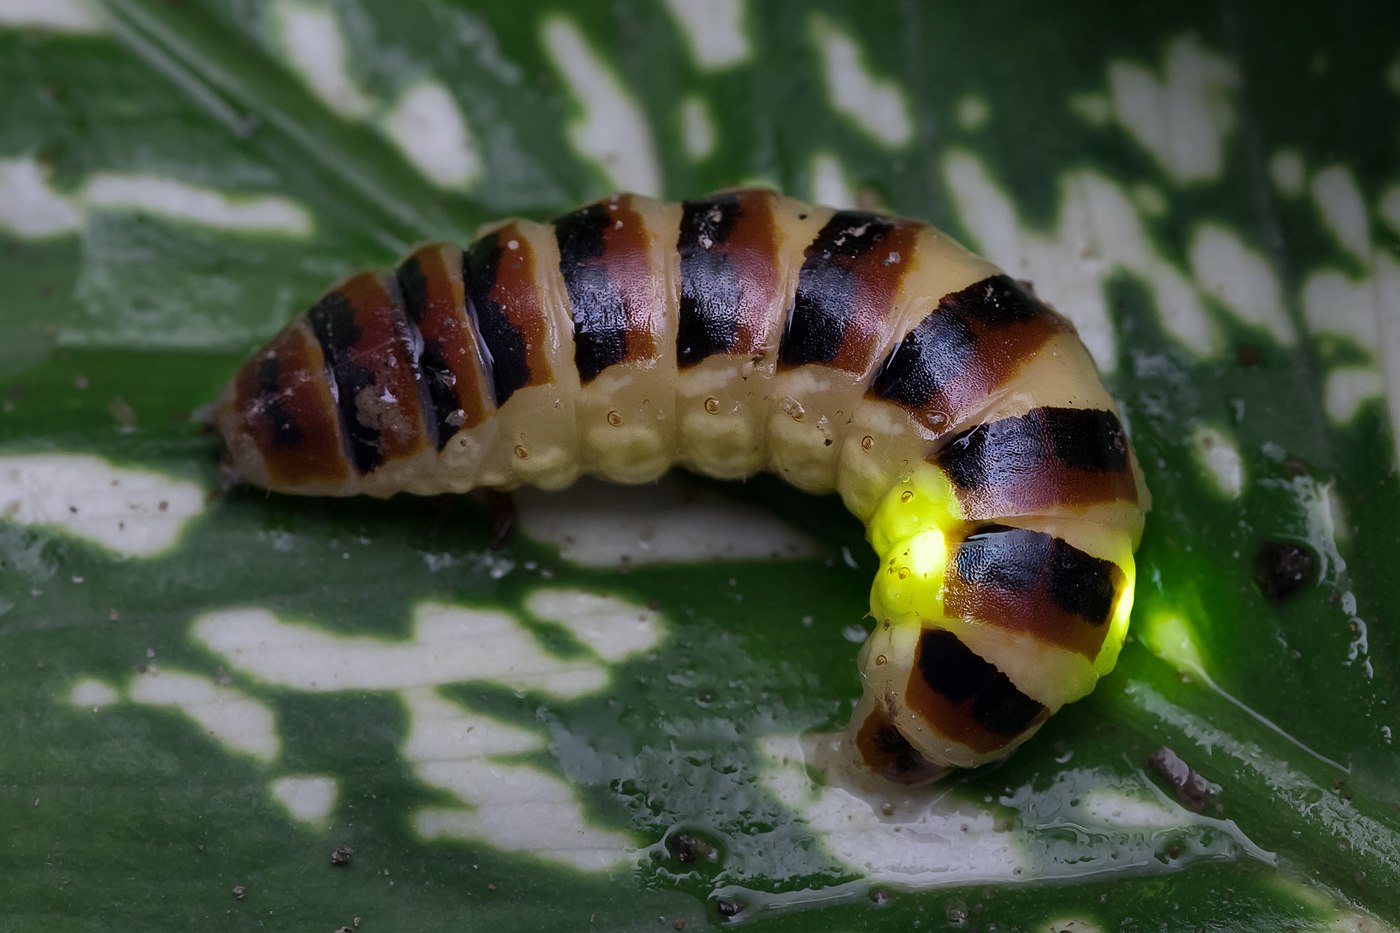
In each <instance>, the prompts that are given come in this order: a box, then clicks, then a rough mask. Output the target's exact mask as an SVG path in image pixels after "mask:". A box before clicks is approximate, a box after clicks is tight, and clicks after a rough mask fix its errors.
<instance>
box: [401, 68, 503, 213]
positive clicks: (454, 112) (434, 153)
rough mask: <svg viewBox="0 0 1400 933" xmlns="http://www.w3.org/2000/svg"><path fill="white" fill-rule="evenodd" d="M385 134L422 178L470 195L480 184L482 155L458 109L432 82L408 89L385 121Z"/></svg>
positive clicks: (445, 89)
mask: <svg viewBox="0 0 1400 933" xmlns="http://www.w3.org/2000/svg"><path fill="white" fill-rule="evenodd" d="M383 127H384V132H385V133H386V134H387V135H388V136H389V139H390V140H391V141H392V142H393V143H394V145H395V146H397V147H398V149H399V151H400V152H402V153H403V154H404V157H405V158H406V159H408V161H409V162H410V163H412V165H413V167H414V168H416V169H417V170H418V171H419V173H421V174H422V175H423V177H424V178H426V179H428V181H430V182H432V183H433V184H434V185H437V186H438V187H439V188H449V189H454V190H459V191H460V190H468V189H470V188H472V187H474V186H475V185H476V183H477V182H478V181H480V179H481V151H480V149H479V148H478V146H477V142H476V137H475V135H474V134H473V133H472V131H471V127H470V126H468V125H467V120H466V117H465V116H463V115H462V111H461V108H459V107H458V106H457V102H456V101H455V100H453V98H452V95H451V94H450V93H448V91H447V88H445V87H443V86H442V85H441V84H440V83H438V82H436V81H420V82H419V83H417V84H414V85H411V86H409V87H408V88H407V89H406V90H405V91H404V92H403V95H402V96H401V97H400V98H399V100H398V102H397V103H396V104H395V105H394V106H393V107H392V108H391V109H390V110H389V112H388V113H387V114H385V116H384V118H383Z"/></svg>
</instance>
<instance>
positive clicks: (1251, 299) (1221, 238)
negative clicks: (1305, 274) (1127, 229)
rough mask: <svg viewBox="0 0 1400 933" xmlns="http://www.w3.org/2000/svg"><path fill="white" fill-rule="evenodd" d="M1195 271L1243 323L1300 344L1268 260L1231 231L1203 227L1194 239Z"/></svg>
mask: <svg viewBox="0 0 1400 933" xmlns="http://www.w3.org/2000/svg"><path fill="white" fill-rule="evenodd" d="M1191 270H1192V272H1193V273H1194V274H1195V276H1196V282H1197V284H1198V285H1200V286H1201V288H1202V289H1204V290H1205V291H1207V292H1209V293H1210V294H1212V295H1214V296H1215V297H1216V298H1217V299H1218V300H1219V301H1220V303H1221V304H1223V305H1224V306H1225V307H1226V308H1228V309H1230V311H1232V312H1233V313H1234V314H1235V315H1237V316H1238V317H1239V318H1240V319H1241V320H1243V321H1247V322H1249V323H1250V324H1254V325H1256V326H1258V327H1262V328H1264V329H1265V330H1267V331H1268V332H1269V333H1270V334H1271V335H1272V336H1273V338H1274V339H1275V340H1277V341H1278V342H1279V343H1280V344H1283V345H1284V346H1292V345H1293V344H1294V342H1295V341H1296V334H1295V333H1294V330H1293V323H1292V321H1290V320H1289V319H1288V314H1287V311H1286V309H1285V307H1284V303H1283V287H1282V286H1281V285H1279V281H1278V276H1276V275H1275V274H1274V270H1273V267H1271V266H1270V265H1269V263H1268V261H1267V260H1266V259H1265V258H1264V257H1263V256H1261V255H1259V254H1258V253H1256V252H1255V251H1254V250H1252V249H1250V248H1249V247H1247V246H1245V245H1244V243H1243V242H1242V241H1241V240H1240V238H1239V237H1238V236H1237V235H1236V234H1235V233H1234V232H1233V231H1231V230H1228V229H1226V228H1225V227H1222V226H1219V225H1217V224H1211V223H1206V224H1201V225H1200V226H1199V227H1197V228H1196V233H1195V235H1194V236H1193V237H1192V238H1191Z"/></svg>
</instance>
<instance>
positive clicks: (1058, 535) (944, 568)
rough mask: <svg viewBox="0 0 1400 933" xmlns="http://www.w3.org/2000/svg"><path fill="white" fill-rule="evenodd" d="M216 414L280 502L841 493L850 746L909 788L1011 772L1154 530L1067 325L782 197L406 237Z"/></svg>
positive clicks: (1106, 622) (650, 204)
mask: <svg viewBox="0 0 1400 933" xmlns="http://www.w3.org/2000/svg"><path fill="white" fill-rule="evenodd" d="M216 419H217V423H218V426H219V428H220V430H221V431H222V433H223V435H224V437H225V439H226V441H227V444H228V448H229V451H230V457H231V460H232V462H233V466H234V468H235V470H236V471H237V472H238V473H239V474H240V475H241V476H242V477H243V478H244V479H245V480H247V481H249V482H252V483H255V484H257V485H261V486H265V487H268V488H270V489H275V490H278V491H282V492H289V493H301V494H310V495H353V494H361V493H363V494H368V495H374V496H387V495H392V494H394V493H397V492H413V493H439V492H460V491H465V490H468V489H471V488H474V487H479V486H486V487H494V488H498V489H510V488H514V487H516V486H520V485H534V486H541V487H545V488H559V487H562V486H566V485H568V484H569V483H571V482H573V481H574V480H575V479H576V478H577V477H578V476H579V475H581V474H584V473H587V474H592V475H595V476H600V477H603V478H605V479H610V480H615V481H618V482H624V483H637V482H644V481H647V480H650V479H653V478H655V477H657V476H659V475H661V474H662V473H663V472H665V471H666V470H668V469H670V468H671V467H672V466H677V465H678V466H684V467H687V468H690V469H692V470H696V471H699V472H701V473H706V474H709V475H711V476H718V477H725V478H737V477H743V476H747V475H749V474H751V473H754V472H756V471H759V470H770V471H772V472H774V473H776V474H778V475H779V476H781V477H783V478H784V479H786V480H787V481H789V482H791V483H792V484H794V485H796V486H798V487H800V488H801V489H804V490H807V491H809V492H813V493H827V492H832V491H836V492H838V493H839V494H840V495H841V497H842V499H843V500H844V501H845V503H846V505H847V506H848V507H849V508H850V509H851V511H852V512H853V513H855V514H856V515H857V516H858V517H859V518H860V519H861V520H862V521H864V522H865V523H866V527H867V531H868V535H869V538H870V541H871V544H872V545H873V546H874V548H875V550H876V552H877V553H878V554H879V555H880V557H881V560H882V565H881V571H880V574H879V576H878V577H877V579H876V581H875V586H874V589H873V592H872V594H871V607H872V613H873V615H874V617H875V620H876V628H875V631H874V633H873V634H872V635H871V637H870V639H869V641H868V642H867V643H866V646H865V648H864V649H863V650H862V652H861V659H860V665H861V676H862V679H863V681H864V684H865V695H864V698H863V699H862V701H861V703H860V705H859V707H858V708H857V710H856V715H855V718H854V719H853V720H852V735H853V737H854V740H855V743H856V745H857V747H858V748H859V749H860V751H861V753H862V755H863V756H864V757H865V759H866V761H867V762H869V763H870V764H871V766H872V767H874V768H876V769H877V770H879V771H880V772H882V773H884V774H886V775H888V776H889V777H891V778H894V779H898V780H906V781H915V780H921V779H924V778H926V777H929V776H931V775H932V774H934V773H936V772H937V770H938V769H939V768H941V767H944V766H961V767H969V766H973V765H978V764H981V763H983V762H986V761H990V760H993V759H996V758H999V757H1002V756H1004V755H1005V754H1007V753H1008V752H1009V751H1010V750H1011V749H1012V748H1014V747H1015V746H1016V745H1018V744H1020V743H1021V742H1022V741H1024V740H1025V739H1026V738H1028V737H1029V736H1030V735H1031V734H1032V733H1034V732H1035V730H1036V729H1037V728H1039V726H1040V724H1041V723H1042V722H1043V721H1044V720H1045V719H1046V717H1048V716H1049V715H1050V714H1051V713H1052V712H1054V711H1055V710H1056V709H1058V708H1059V707H1060V706H1061V705H1063V704H1064V703H1066V702H1069V701H1071V700H1075V699H1078V698H1079V697H1081V696H1083V695H1084V694H1086V693H1088V692H1089V690H1090V689H1092V687H1093V685H1094V683H1095V681H1096V680H1097V678H1098V677H1099V676H1100V675H1102V674H1103V673H1105V672H1107V671H1108V670H1109V669H1110V668H1112V666H1113V664H1114V661H1115V660H1116V658H1117V654H1118V650H1119V648H1120V646H1121V644H1122V641H1123V637H1124V634H1125V631H1126V626H1127V619H1128V613H1129V610H1130V608H1131V604H1132V593H1133V556H1132V555H1133V550H1134V548H1135V547H1136V544H1137V541H1138V538H1139V536H1140V534H1141V531H1142V522H1143V514H1144V511H1145V509H1146V507H1147V491H1146V489H1145V487H1144V486H1143V483H1142V479H1141V475H1140V473H1139V471H1138V469H1137V465H1136V462H1135V460H1134V457H1133V455H1132V451H1131V449H1130V448H1129V446H1128V442H1127V439H1126V437H1125V436H1124V434H1123V431H1122V428H1121V425H1120V424H1119V420H1118V417H1117V414H1116V410H1115V406H1114V404H1113V401H1112V399H1111V398H1110V397H1109V396H1108V394H1107V392H1106V391H1105V390H1104V388H1103V385H1102V384H1101V382H1100V381H1099V377H1098V374H1097V372H1096V370H1095V368H1094V365H1093V362H1092V360H1091V359H1090V357H1089V355H1088V353H1087V352H1086V351H1085V349H1084V347H1083V345H1082V344H1081V343H1080V341H1079V339H1078V337H1077V336H1076V335H1075V332H1074V329H1073V327H1072V326H1071V325H1070V324H1069V323H1068V322H1067V321H1066V320H1065V319H1064V318H1062V317H1060V316H1059V315H1058V314H1057V313H1055V312H1054V311H1053V310H1051V309H1049V308H1048V307H1046V306H1045V305H1044V304H1042V303H1040V302H1039V301H1037V300H1036V299H1035V298H1034V297H1033V296H1032V295H1031V294H1030V293H1029V292H1028V291H1026V290H1025V289H1024V288H1022V287H1021V286H1020V285H1018V284H1017V283H1015V282H1014V281H1012V280H1011V279H1009V278H1008V277H1006V276H1005V275H1003V274H1002V273H1000V272H999V271H998V270H997V269H996V268H995V267H994V266H992V265H990V264H989V263H987V262H986V261H984V260H982V259H979V258H978V257H976V256H974V255H972V254H971V253H969V252H967V251H966V250H965V249H963V248H962V247H961V246H959V245H958V244H957V243H956V242H954V241H953V240H952V239H950V238H949V237H947V236H946V235H944V234H942V233H940V232H939V231H937V230H935V229H933V228H932V227H929V226H926V225H924V224H920V223H916V222H914V221H909V220H902V219H898V218H893V217H886V216H881V215H876V214H869V213H860V212H835V211H832V210H830V209H828V208H823V207H814V206H812V205H809V204H804V203H801V202H798V201H794V200H792V199H789V198H784V197H781V196H778V195H776V194H774V193H772V192H769V191H733V192H726V193H722V194H717V195H714V196H712V197H709V198H705V199H702V200H698V201H688V202H685V203H683V204H664V203H660V202H657V201H652V200H649V199H646V198H641V197H636V196H631V195H619V196H615V197H613V198H610V199H608V200H606V201H602V202H599V203H597V204H592V205H589V206H587V207H583V208H580V209H579V210H577V211H574V212H573V213H571V214H567V215H565V216H564V217H561V218H559V219H558V220H556V221H555V222H554V223H553V224H550V225H542V224H536V223H530V222H527V221H523V220H508V221H505V222H503V223H500V224H497V225H495V226H494V227H492V228H489V229H488V230H486V231H485V232H484V233H483V234H482V235H481V236H480V237H479V238H478V239H477V240H476V241H475V242H474V243H473V244H472V245H471V246H470V247H469V248H468V249H467V250H466V251H465V253H464V252H463V251H461V250H459V249H458V248H457V247H455V246H451V245H447V244H441V243H434V244H429V245H427V246H423V247H421V248H419V249H418V250H416V251H415V252H414V253H412V254H411V255H410V256H409V257H408V258H407V259H405V260H404V261H403V263H402V264H401V265H400V266H399V268H398V270H397V273H395V274H389V273H370V272H365V273H360V274H358V275H355V276H352V277H350V278H348V279H346V280H344V281H343V282H341V283H339V284H338V285H336V286H335V287H334V288H332V289H331V290H330V291H329V292H328V293H327V294H326V295H325V296H324V297H323V298H322V299H321V300H320V301H319V302H318V303H317V304H316V305H315V306H314V307H312V308H311V309H310V310H309V311H308V312H307V313H306V314H305V315H303V316H302V317H300V318H298V319H297V320H295V321H293V322H292V323H291V324H290V325H288V326H287V328H286V329H284V330H283V331H282V332H281V333H280V334H279V335H277V336H276V337H275V338H273V340H272V341H271V343H269V344H268V346H267V347H265V348H264V349H263V350H262V351H261V352H259V353H258V354H257V355H255V356H254V357H253V358H252V359H251V360H250V361H249V362H248V363H247V364H246V365H245V366H244V367H243V368H242V369H241V370H240V371H239V373H238V374H237V375H236V376H235V377H234V378H233V379H232V380H231V381H230V382H229V384H228V386H227V387H226V388H225V390H224V392H223V394H222V395H221V397H220V399H219V402H218V405H217V414H216Z"/></svg>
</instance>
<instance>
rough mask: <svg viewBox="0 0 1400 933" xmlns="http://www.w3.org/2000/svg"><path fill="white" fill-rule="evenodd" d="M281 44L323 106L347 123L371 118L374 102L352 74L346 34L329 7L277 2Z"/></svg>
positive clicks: (299, 0) (301, 0)
mask: <svg viewBox="0 0 1400 933" xmlns="http://www.w3.org/2000/svg"><path fill="white" fill-rule="evenodd" d="M274 13H275V17H274V18H275V22H276V24H277V28H278V39H279V44H280V46H281V48H282V54H283V58H284V59H285V60H286V62H287V64H288V65H289V66H290V67H291V68H292V70H293V71H295V72H296V73H297V74H298V75H300V76H301V79H302V81H303V82H304V83H305V84H306V87H307V89H308V90H310V91H311V93H312V94H314V95H315V96H316V98H317V99H318V100H320V101H321V103H323V104H325V105H326V106H327V107H329V108H330V109H331V110H332V111H333V112H335V113H337V114H339V115H340V116H341V117H343V118H345V119H347V120H358V119H363V118H365V117H367V116H369V114H370V111H371V110H372V109H373V103H372V102H371V101H370V98H369V96H368V95H367V94H366V93H365V92H364V91H363V90H362V89H361V88H360V85H359V82H358V81H357V80H356V79H355V77H354V76H353V75H352V74H351V73H350V53H349V50H348V49H347V48H346V41H345V32H344V29H343V28H342V26H341V23H340V19H339V18H338V17H337V16H336V13H335V10H334V9H333V8H332V7H330V6H329V5H328V4H324V3H310V2H305V0H277V3H276V7H275V10H274Z"/></svg>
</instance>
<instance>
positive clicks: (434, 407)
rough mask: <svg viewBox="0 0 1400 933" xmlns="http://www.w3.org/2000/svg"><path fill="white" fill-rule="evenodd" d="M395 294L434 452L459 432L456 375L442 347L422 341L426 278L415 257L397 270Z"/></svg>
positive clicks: (425, 304)
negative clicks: (398, 296) (404, 319)
mask: <svg viewBox="0 0 1400 933" xmlns="http://www.w3.org/2000/svg"><path fill="white" fill-rule="evenodd" d="M398 280H399V291H400V292H401V293H402V294H403V307H404V314H405V316H406V317H407V323H408V344H409V353H410V355H411V356H412V358H413V360H414V363H415V366H414V370H415V372H416V373H417V374H418V391H419V394H420V395H421V396H423V399H422V401H423V423H424V424H426V425H428V430H429V431H430V432H431V433H432V437H433V441H434V443H435V444H436V446H437V449H438V450H442V449H443V448H444V447H446V446H447V442H448V441H449V440H451V439H452V435H454V434H456V433H457V432H458V431H459V430H461V428H460V425H459V424H454V423H453V422H454V421H458V420H459V417H457V416H456V413H457V412H458V411H460V410H461V405H460V404H459V403H458V401H457V390H456V388H455V387H456V385H457V374H456V373H455V372H453V371H452V367H451V366H450V365H449V364H448V361H447V359H446V358H445V357H444V356H443V355H442V347H440V346H439V345H437V344H436V343H431V344H430V343H428V342H426V341H425V340H424V339H423V332H422V330H421V326H422V323H423V315H425V314H427V312H428V277H427V276H425V275H424V274H423V268H422V266H421V265H420V264H419V262H418V257H417V256H410V257H409V258H408V259H406V260H404V262H403V263H402V264H401V265H400V266H399V271H398Z"/></svg>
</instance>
